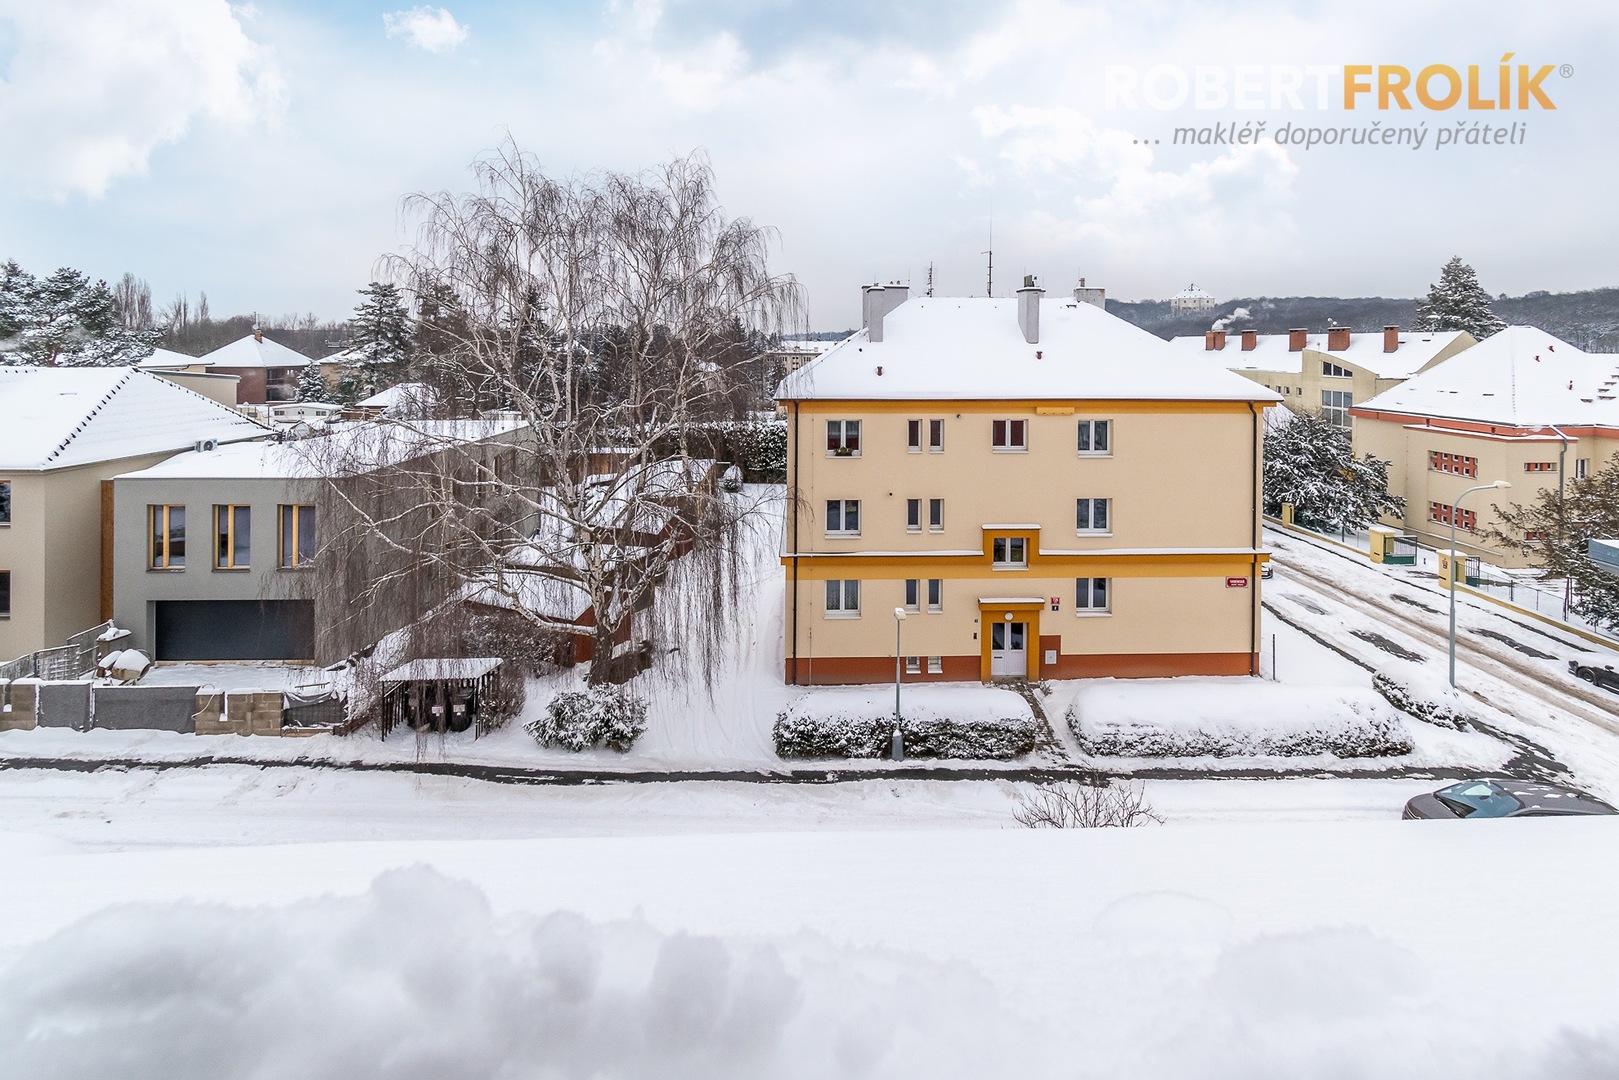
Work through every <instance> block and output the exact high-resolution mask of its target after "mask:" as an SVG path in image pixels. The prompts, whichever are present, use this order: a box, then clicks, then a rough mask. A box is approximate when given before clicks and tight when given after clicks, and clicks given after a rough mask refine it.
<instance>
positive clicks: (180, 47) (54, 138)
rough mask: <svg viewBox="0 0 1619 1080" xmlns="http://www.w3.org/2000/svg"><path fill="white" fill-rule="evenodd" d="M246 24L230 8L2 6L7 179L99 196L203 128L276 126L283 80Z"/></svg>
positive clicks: (51, 191)
mask: <svg viewBox="0 0 1619 1080" xmlns="http://www.w3.org/2000/svg"><path fill="white" fill-rule="evenodd" d="M238 15H239V13H238V12H237V11H236V10H234V9H232V7H231V6H230V5H229V4H228V3H226V2H225V0H119V2H116V3H97V2H95V0H53V2H52V3H48V4H42V3H38V2H37V0H0V27H5V24H9V30H10V37H11V40H12V42H13V43H14V45H15V52H14V53H13V54H12V58H11V65H10V68H9V70H8V71H6V72H5V78H4V80H3V81H0V132H3V133H4V139H5V142H6V144H7V146H6V153H5V154H4V155H3V156H0V175H4V176H6V177H8V178H9V179H10V180H11V181H12V182H14V183H16V184H17V185H18V186H19V187H20V188H21V189H22V190H25V191H28V192H30V193H34V194H47V195H52V196H58V197H60V196H64V195H67V194H70V193H74V192H77V193H82V194H85V195H89V196H92V197H99V196H101V195H103V194H105V193H106V190H107V188H108V186H109V185H111V184H112V183H113V182H114V181H115V180H118V179H120V178H121V177H125V176H130V175H141V174H143V173H145V171H146V168H147V164H148V161H149V160H150V158H151V155H152V152H153V151H154V150H155V149H157V147H159V146H161V145H163V144H165V143H172V142H176V141H178V140H179V139H181V138H183V137H184V136H185V134H186V132H187V131H188V130H189V129H190V127H191V125H192V123H193V122H194V121H196V120H198V119H205V120H212V121H216V122H218V123H221V124H225V125H229V126H234V127H245V126H248V125H251V124H253V123H255V122H258V121H261V120H264V119H268V118H274V117H275V116H277V115H279V113H280V109H281V106H282V102H283V98H284V90H283V85H282V81H281V77H280V74H279V72H278V70H277V68H276V66H275V63H274V61H273V58H272V57H271V55H270V53H269V51H268V50H266V49H265V48H264V47H263V46H261V45H259V44H258V43H256V42H254V41H252V40H251V39H249V38H248V36H247V35H246V33H245V32H244V31H243V29H242V25H241V23H240V21H239V18H238Z"/></svg>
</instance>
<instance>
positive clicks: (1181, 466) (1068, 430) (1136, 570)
mask: <svg viewBox="0 0 1619 1080" xmlns="http://www.w3.org/2000/svg"><path fill="white" fill-rule="evenodd" d="M862 303H863V314H864V318H863V323H864V326H863V328H862V329H861V330H860V331H859V332H858V333H856V334H854V335H853V336H851V337H850V338H848V339H846V340H844V341H842V342H840V343H839V344H838V345H837V346H836V347H834V348H832V349H830V350H828V351H827V352H826V353H825V354H824V355H822V356H821V357H820V358H819V359H817V360H815V361H814V362H812V363H810V364H807V365H806V366H804V367H803V368H801V369H800V370H798V371H796V372H794V373H793V374H791V375H789V376H788V377H787V378H786V379H785V380H783V382H782V384H781V386H780V388H779V391H778V394H777V397H778V399H779V401H780V403H781V405H782V406H783V407H784V409H785V410H786V412H787V416H788V450H787V456H788V475H787V483H788V492H789V496H790V498H789V504H788V514H787V522H786V528H785V530H784V538H783V548H784V550H783V555H782V565H783V568H784V572H785V574H786V619H785V633H784V641H783V659H784V672H785V677H786V680H787V681H788V682H789V683H861V682H876V681H883V680H887V679H892V678H893V677H894V668H895V658H896V646H895V636H896V630H897V631H898V633H899V635H900V645H899V650H898V655H900V656H902V657H903V660H902V665H903V669H904V673H905V675H904V677H905V678H906V679H907V680H913V681H926V680H983V681H989V680H992V679H1024V678H1028V679H1037V678H1061V679H1068V678H1080V677H1090V676H1162V675H1237V674H1252V673H1256V672H1257V670H1258V666H1257V653H1258V640H1259V637H1258V634H1259V588H1258V586H1259V571H1260V567H1261V564H1262V563H1263V562H1264V561H1265V559H1266V558H1267V556H1266V554H1265V553H1264V552H1263V551H1261V549H1260V531H1259V530H1260V511H1259V475H1260V474H1259V464H1260V458H1259V454H1260V446H1261V434H1262V424H1261V413H1262V411H1263V409H1264V408H1265V407H1266V406H1267V405H1270V404H1273V403H1275V402H1277V401H1278V397H1277V395H1275V394H1273V393H1271V392H1269V391H1267V390H1265V389H1264V388H1263V387H1261V386H1259V385H1257V384H1256V383H1254V382H1252V381H1250V380H1247V379H1243V378H1239V377H1238V376H1236V375H1233V374H1232V373H1230V372H1228V371H1225V370H1223V369H1221V368H1218V367H1216V366H1213V365H1209V364H1207V363H1205V362H1202V361H1200V360H1192V359H1187V358H1185V357H1183V356H1181V355H1180V354H1179V353H1178V352H1177V351H1176V350H1174V349H1172V348H1171V347H1170V345H1169V344H1168V343H1167V342H1165V341H1163V340H1161V339H1159V338H1157V337H1154V336H1153V335H1151V334H1149V333H1147V332H1145V331H1143V330H1140V329H1138V328H1137V327H1134V326H1132V325H1130V324H1129V323H1126V322H1125V321H1123V320H1122V319H1118V318H1116V317H1114V316H1112V315H1108V314H1107V313H1106V312H1105V311H1104V310H1103V308H1102V306H1101V290H1097V289H1088V290H1076V291H1075V294H1074V295H1073V296H1071V297H1070V296H1067V295H1064V296H1060V297H1055V298H1048V297H1046V296H1045V295H1044V293H1043V290H1041V289H1039V288H1037V287H1035V286H1034V285H1033V284H1032V283H1031V282H1028V281H1026V283H1025V287H1024V288H1023V289H1021V290H1019V291H1018V294H1017V296H1016V297H1015V298H1008V299H1000V298H995V299H991V298H987V297H984V298H978V297H973V298H957V297H919V298H915V299H911V298H908V295H907V291H906V290H905V289H904V288H903V287H899V286H889V287H886V288H885V287H881V286H874V287H867V288H866V289H865V290H863V300H862ZM896 609H898V610H899V611H902V612H904V613H905V619H904V620H903V621H901V620H900V619H899V618H898V616H897V614H896Z"/></svg>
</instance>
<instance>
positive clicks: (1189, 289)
mask: <svg viewBox="0 0 1619 1080" xmlns="http://www.w3.org/2000/svg"><path fill="white" fill-rule="evenodd" d="M1170 299H1171V300H1213V299H1214V297H1212V296H1210V295H1209V294H1208V293H1206V292H1204V291H1203V290H1202V289H1200V288H1198V287H1197V286H1196V285H1188V286H1186V288H1184V289H1182V290H1181V291H1180V292H1178V293H1176V294H1175V295H1174V296H1172V297H1170Z"/></svg>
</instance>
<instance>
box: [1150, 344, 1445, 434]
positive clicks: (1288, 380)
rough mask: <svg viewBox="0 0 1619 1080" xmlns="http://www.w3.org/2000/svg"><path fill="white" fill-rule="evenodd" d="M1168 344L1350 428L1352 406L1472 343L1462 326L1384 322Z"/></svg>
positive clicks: (1297, 407) (1296, 407) (1303, 409)
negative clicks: (1374, 329)
mask: <svg viewBox="0 0 1619 1080" xmlns="http://www.w3.org/2000/svg"><path fill="white" fill-rule="evenodd" d="M1170 344H1171V345H1173V346H1174V347H1175V348H1176V349H1178V350H1180V351H1182V352H1183V353H1191V354H1201V355H1202V356H1204V357H1205V358H1206V359H1207V360H1210V361H1212V362H1214V363H1216V364H1219V365H1220V366H1222V367H1224V368H1226V369H1227V370H1230V371H1235V372H1236V373H1237V374H1238V375H1244V376H1246V377H1248V378H1250V379H1252V380H1253V381H1254V382H1256V383H1259V384H1260V385H1261V386H1263V387H1265V388H1266V389H1267V390H1274V391H1276V392H1277V393H1278V394H1280V395H1282V403H1283V404H1285V405H1286V406H1287V407H1288V408H1290V409H1292V410H1293V411H1294V412H1320V413H1321V414H1322V415H1323V416H1325V417H1327V418H1328V419H1329V420H1332V421H1334V422H1335V423H1337V424H1339V425H1340V426H1342V427H1349V426H1350V423H1349V410H1350V409H1352V408H1354V407H1355V405H1357V404H1359V403H1360V402H1363V401H1370V400H1371V399H1372V398H1374V397H1376V396H1377V395H1378V394H1381V393H1383V392H1384V391H1385V390H1392V389H1393V388H1394V387H1396V386H1398V385H1400V383H1402V382H1404V381H1405V380H1406V379H1409V378H1410V377H1411V376H1413V375H1415V374H1416V373H1417V372H1419V371H1426V370H1427V369H1428V368H1431V367H1433V366H1434V365H1435V364H1438V363H1440V362H1442V361H1444V360H1447V359H1449V358H1450V357H1452V356H1455V355H1456V354H1457V353H1459V352H1461V351H1462V350H1463V349H1465V348H1467V347H1468V346H1470V345H1473V344H1475V341H1474V339H1473V336H1472V335H1471V334H1468V333H1466V332H1465V331H1461V330H1444V331H1426V330H1401V329H1400V328H1399V327H1398V326H1385V327H1384V328H1383V330H1382V332H1380V333H1376V334H1356V333H1351V332H1350V330H1349V329H1348V328H1347V327H1341V326H1340V327H1332V328H1330V329H1329V330H1328V331H1327V332H1326V333H1325V334H1312V333H1310V332H1309V331H1308V330H1289V331H1288V332H1287V333H1285V334H1260V333H1257V332H1256V331H1253V330H1240V331H1234V332H1229V333H1228V332H1227V331H1224V330H1210V331H1208V332H1207V333H1205V334H1204V335H1203V336H1202V337H1178V338H1175V339H1174V340H1173V341H1171V342H1170Z"/></svg>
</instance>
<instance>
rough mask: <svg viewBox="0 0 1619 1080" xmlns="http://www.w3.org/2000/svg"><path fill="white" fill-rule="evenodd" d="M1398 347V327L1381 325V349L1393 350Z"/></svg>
mask: <svg viewBox="0 0 1619 1080" xmlns="http://www.w3.org/2000/svg"><path fill="white" fill-rule="evenodd" d="M1399 347H1400V328H1399V327H1398V326H1385V327H1383V351H1384V352H1393V351H1394V350H1396V349H1398V348H1399Z"/></svg>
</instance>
